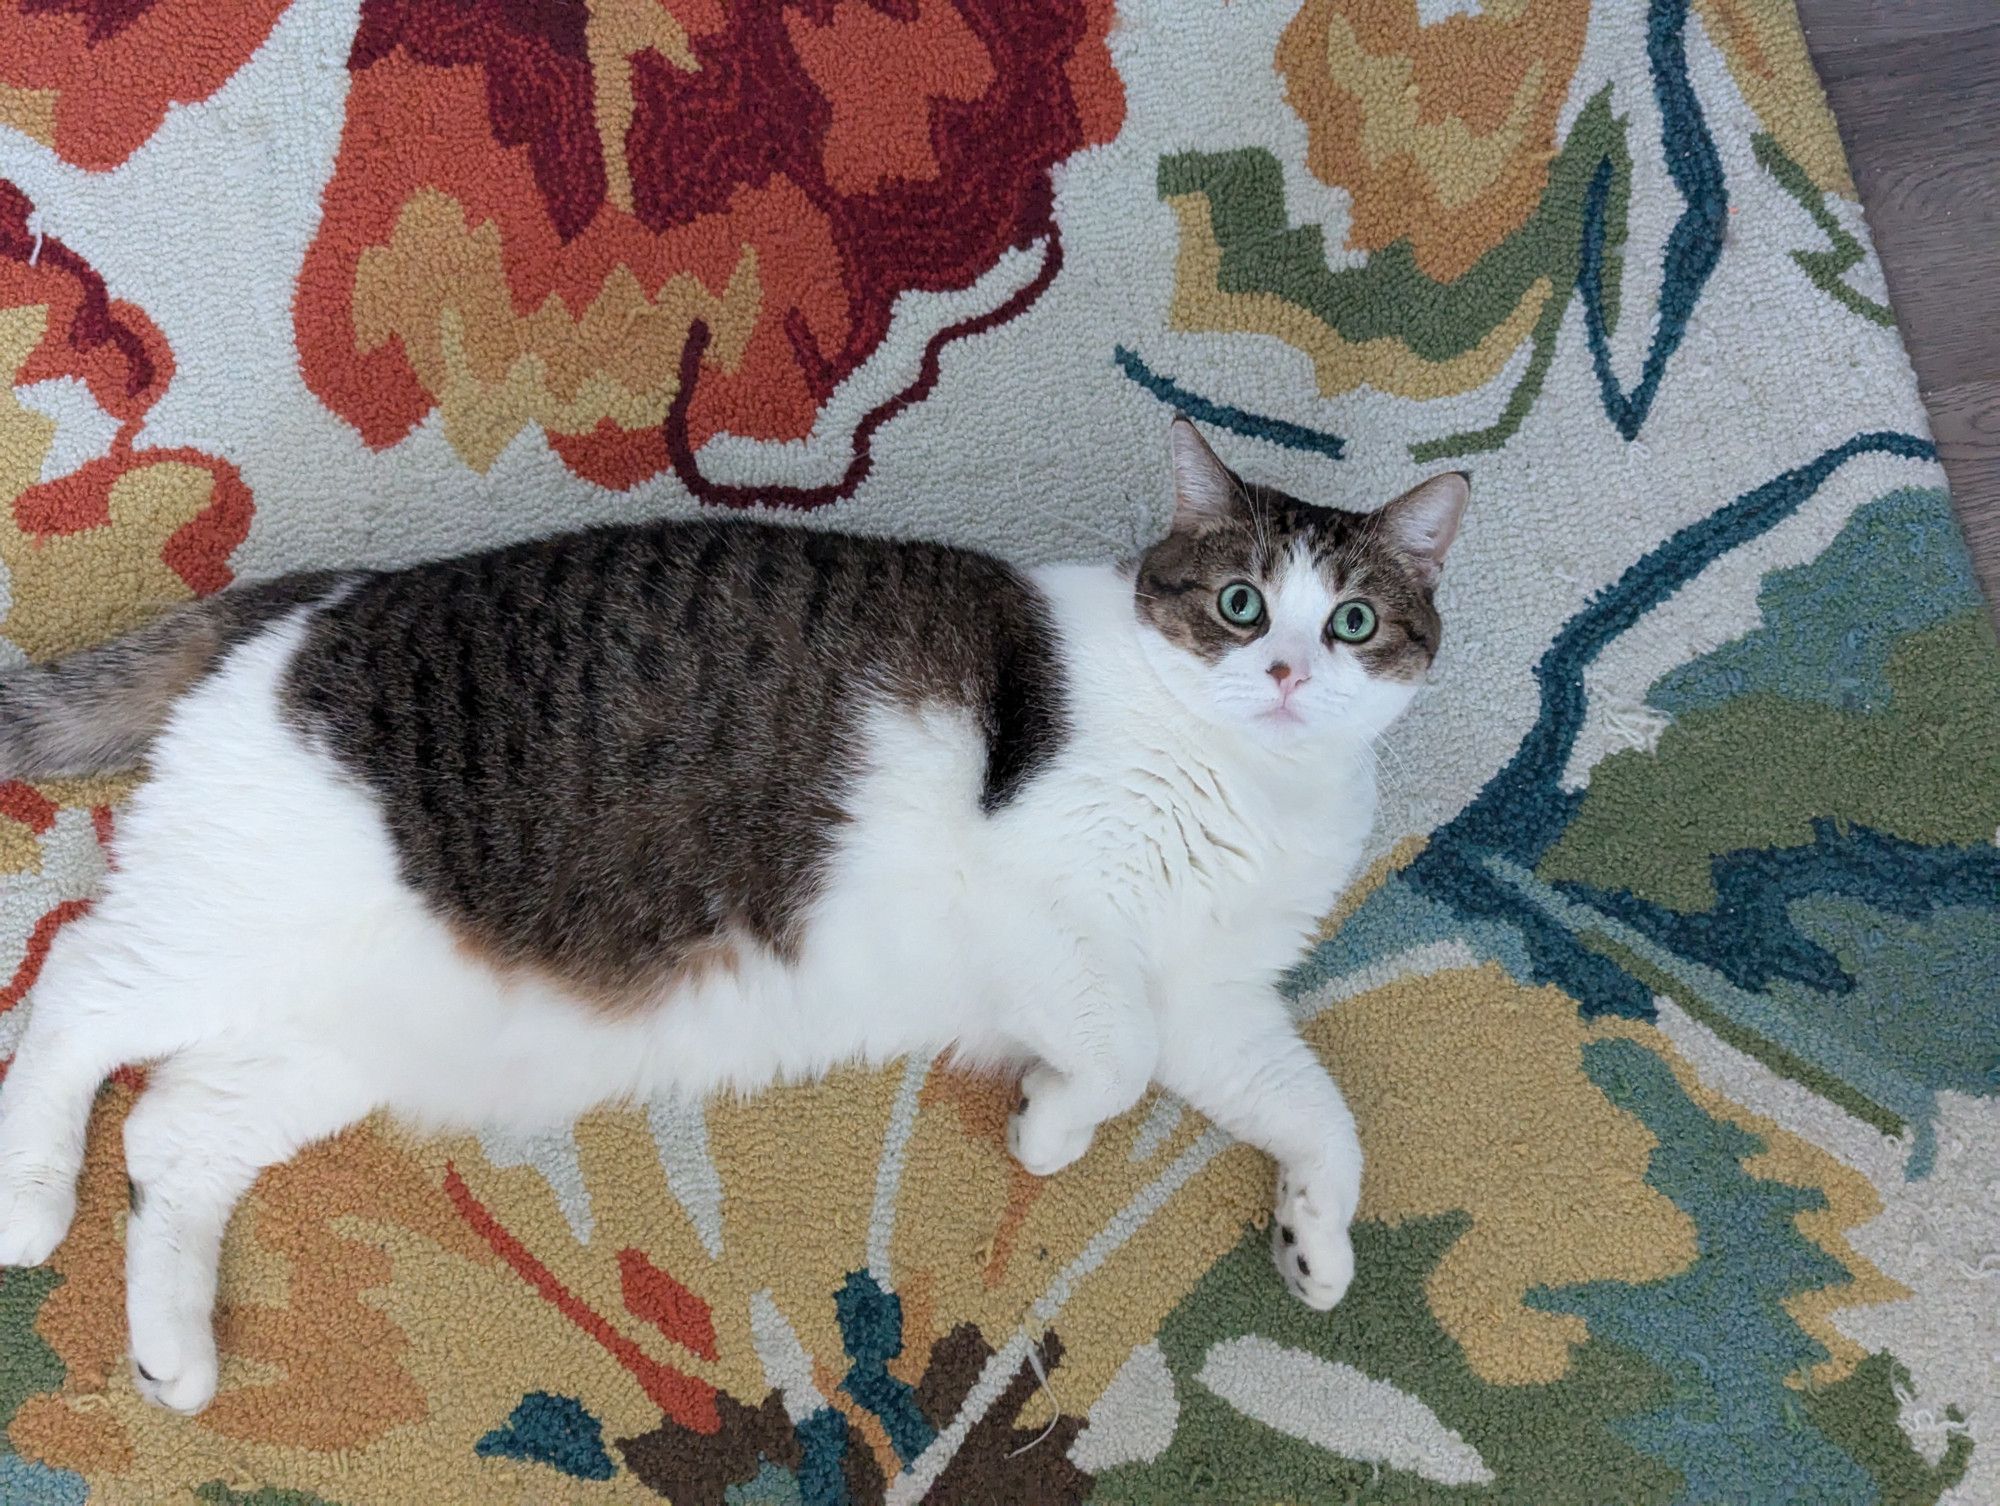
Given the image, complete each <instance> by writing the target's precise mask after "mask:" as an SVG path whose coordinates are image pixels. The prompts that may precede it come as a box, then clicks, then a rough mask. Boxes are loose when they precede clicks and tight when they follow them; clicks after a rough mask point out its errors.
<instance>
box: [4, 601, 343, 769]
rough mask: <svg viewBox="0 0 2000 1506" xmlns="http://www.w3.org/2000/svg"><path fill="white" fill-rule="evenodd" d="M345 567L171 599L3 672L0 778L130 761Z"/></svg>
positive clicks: (113, 766) (127, 764)
mask: <svg viewBox="0 0 2000 1506" xmlns="http://www.w3.org/2000/svg"><path fill="white" fill-rule="evenodd" d="M345 578H347V577H342V576H339V575H335V574H332V573H320V574H314V575H288V576H285V577H282V578H281V579H278V580H272V581H265V582H262V583H261V584H258V585H254V586H245V587H241V588H239V589H236V590H231V591H225V592H223V593H222V594H220V595H218V596H211V597H208V598H207V599H206V600H203V601H197V602H193V603H190V604H189V605H187V606H184V607H177V608H175V609H174V610H173V611H170V612H168V613H167V614H166V615H165V616H164V617H160V618H158V619H156V620H155V621H153V622H149V623H147V624H146V625H145V626H144V627H142V628H140V629H138V630H137V631H136V632H132V633H128V634H127V635H126V636H125V637H123V638H118V639H114V640H113V641H111V642H110V643H105V644H101V645H99V646H98V647H96V648H87V649H84V650H82V651H81V652H78V653H74V654H70V655H67V656H66V657H64V658H61V659H56V660H53V661H51V662H50V663H47V664H31V665H26V666H24V667H22V668H20V669H16V670H11V671H9V672H7V673H5V674H0V778H13V779H51V778H57V777H60V776H64V775H74V774H105V773H110V772H112V771H113V770H117V769H128V768H130V767H131V766H132V765H133V764H135V763H137V762H138V761H139V760H140V759H141V758H143V757H144V756H145V754H146V750H147V748H148V747H150V746H151V745H152V741H153V739H154V738H155V737H156V736H158V735H159V732H160V729H161V728H162V727H164V726H165V725H166V724H167V715H168V713H169V712H171V711H172V710H173V706H174V702H176V701H178V700H179V699H180V698H181V696H182V695H183V694H184V693H186V691H188V690H189V689H190V688H191V687H193V686H194V684H195V683H196V682H197V681H199V680H200V679H201V678H202V677H203V676H204V675H206V674H207V673H208V672H209V671H210V670H211V669H213V668H214V667H215V666H216V665H217V664H218V663H220V662H221V660H222V656H223V655H224V654H225V653H227V652H228V651H229V650H230V649H231V648H233V647H234V646H235V645H236V644H238V643H240V642H242V641H243V639H245V638H246V637H248V636H250V635H251V634H252V633H253V632H255V631H256V630H257V629H258V628H261V627H264V626H266V625H268V624H269V623H271V622H273V621H275V620H276V619H278V618H279V617H282V616H284V615H285V614H286V613H288V612H290V611H292V610H294V609H295V608H298V607H302V606H307V605H310V604H311V603H313V602H315V601H320V600H323V599H324V598H325V597H326V596H327V595H328V594H329V593H330V592H331V591H332V590H333V588H334V587H335V586H337V585H338V584H340V583H341V581H342V580H343V579H345Z"/></svg>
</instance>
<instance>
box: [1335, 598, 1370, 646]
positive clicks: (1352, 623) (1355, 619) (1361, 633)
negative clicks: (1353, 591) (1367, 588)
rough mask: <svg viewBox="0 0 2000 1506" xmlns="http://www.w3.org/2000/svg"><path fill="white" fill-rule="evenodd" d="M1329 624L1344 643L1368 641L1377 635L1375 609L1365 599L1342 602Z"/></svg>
mask: <svg viewBox="0 0 2000 1506" xmlns="http://www.w3.org/2000/svg"><path fill="white" fill-rule="evenodd" d="M1328 626H1329V627H1331V628H1332V629H1333V636H1334V637H1336V638H1338V639H1339V640H1340V641H1341V642H1342V643H1366V642H1367V641H1368V640H1369V639H1370V638H1373V637H1374V636H1375V609H1374V608H1373V607H1371V606H1369V605H1368V603H1367V602H1365V601H1345V602H1342V603H1341V604H1340V605H1339V606H1337V607H1335V608H1334V609H1333V618H1332V621H1331V622H1330V623H1329V624H1328Z"/></svg>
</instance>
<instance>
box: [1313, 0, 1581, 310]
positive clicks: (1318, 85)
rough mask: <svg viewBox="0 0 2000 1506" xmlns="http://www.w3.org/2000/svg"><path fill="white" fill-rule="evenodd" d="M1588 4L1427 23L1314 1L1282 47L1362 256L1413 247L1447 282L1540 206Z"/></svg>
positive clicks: (1513, 4) (1317, 161)
mask: <svg viewBox="0 0 2000 1506" xmlns="http://www.w3.org/2000/svg"><path fill="white" fill-rule="evenodd" d="M1589 20H1590V5H1589V0H1493V3H1490V4H1488V5H1487V6H1486V7H1485V8H1484V9H1483V10H1482V11H1481V13H1480V14H1478V15H1454V16H1450V17H1447V18H1446V19H1445V20H1442V21H1439V22H1436V23H1434V24H1431V25H1425V24H1424V23H1423V22H1422V21H1421V20H1420V19H1419V18H1418V14H1417V3H1416V0H1391V3H1380V0H1306V3H1305V4H1304V5H1303V6H1301V7H1300V9H1299V13H1298V15H1297V16H1295V17H1294V18H1293V20H1292V23H1291V24H1290V25H1289V26H1287V27H1286V28H1285V33H1284V36H1283V37H1282V38H1280V40H1279V43H1278V53H1277V65H1278V71H1279V72H1280V73H1281V74H1283V75H1284V78H1285V97H1286V99H1287V100H1288V101H1289V102H1290V104H1291V106H1292V108H1293V109H1294V110H1296V111H1297V112H1298V114H1299V117H1300V118H1301V119H1302V120H1303V121H1304V122H1305V125H1306V135H1307V142H1308V145H1307V149H1306V165H1307V167H1308V168H1310V169H1311V171H1312V173H1313V175H1314V176H1315V177H1317V178H1319V179H1320V180H1321V181H1322V182H1325V183H1327V184H1329V185H1331V186H1333V187H1336V188H1344V189H1346V190H1347V191H1348V192H1349V193H1350V194H1351V195H1352V196H1353V222H1352V226H1351V229H1350V231H1349V235H1348V241H1349V244H1350V245H1351V246H1353V247H1354V248H1356V249H1358V250H1363V251H1380V250H1381V249H1382V248H1383V247H1385V246H1389V245H1392V244H1394V243H1395V242H1397V241H1400V240H1408V241H1409V242H1410V245H1411V248H1412V250H1413V252H1414V253H1415V256H1416V262H1417V265H1418V266H1419V267H1420V268H1421V269H1422V270H1423V272H1424V273H1425V274H1426V275H1427V276H1429V277H1432V278H1434V279H1436V280H1437V281H1439V282H1448V281H1450V280H1452V279H1454V278H1457V277H1461V276H1463V275H1464V274H1465V273H1466V272H1468V271H1470V270H1471V268H1472V266H1473V264H1474V263H1475V262H1477V261H1478V260H1479V258H1480V257H1481V256H1483V255H1484V254H1485V253H1486V252H1487V251H1489V250H1491V249H1492V248H1493V247H1494V246H1496V245H1498V244H1499V243H1500V242H1501V241H1503V240H1505V239H1506V238H1507V237H1508V236H1509V235H1511V234H1513V232H1514V231H1516V230H1518V229H1520V228H1521V226H1522V224H1523V223H1525V222H1526V220H1527V218H1528V216H1529V215H1531V214H1532V213H1534V210H1535V206H1536V204H1537V203H1539V202H1540V200H1541V195H1542V189H1543V187H1544V185H1545V184H1546V182H1547V178H1548V164H1549V161H1550V159H1551V158H1552V157H1554V155H1555V151H1556V140H1555V129H1556V117H1557V115H1558V113H1560V111H1561V110H1562V106H1563V101H1564V100H1565V98H1567V96H1568V94H1569V88H1570V80H1571V77H1572V76H1573V75H1574V73H1575V72H1576V66H1577V61H1578V59H1579V58H1580V57H1581V56H1582V53H1583V37H1584V30H1585V28H1586V26H1587V25H1588V23H1589Z"/></svg>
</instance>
